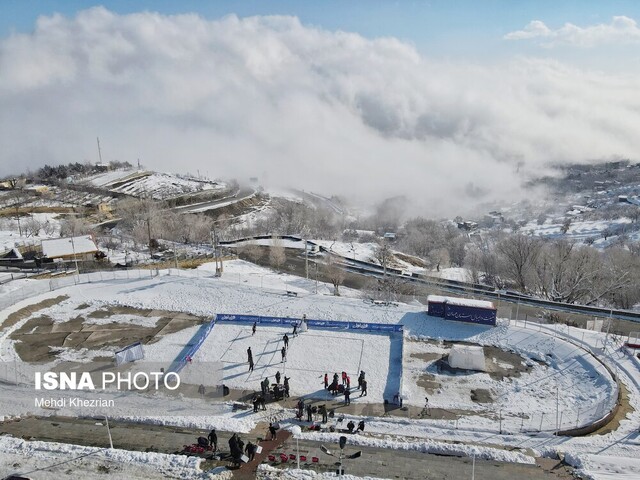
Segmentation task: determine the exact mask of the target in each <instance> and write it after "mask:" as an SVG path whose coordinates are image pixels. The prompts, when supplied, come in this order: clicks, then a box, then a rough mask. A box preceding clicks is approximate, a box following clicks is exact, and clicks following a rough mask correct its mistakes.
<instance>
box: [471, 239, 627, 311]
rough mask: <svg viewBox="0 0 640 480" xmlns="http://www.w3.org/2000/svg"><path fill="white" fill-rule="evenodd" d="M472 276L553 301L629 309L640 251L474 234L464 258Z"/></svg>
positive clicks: (473, 278) (477, 279) (500, 286)
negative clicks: (474, 236) (604, 248)
mask: <svg viewBox="0 0 640 480" xmlns="http://www.w3.org/2000/svg"><path fill="white" fill-rule="evenodd" d="M465 264H466V266H467V268H468V270H469V272H470V274H471V280H473V281H476V282H479V281H482V282H484V283H488V284H490V285H494V286H496V287H498V288H505V287H506V288H514V289H516V290H518V291H520V292H523V293H530V294H533V295H536V296H539V297H542V298H546V299H549V300H553V301H558V302H567V303H580V304H585V305H611V306H615V307H620V308H630V307H632V306H633V305H634V304H636V303H638V302H640V290H639V289H638V286H640V255H638V253H637V252H635V251H634V249H632V248H628V247H621V246H616V247H612V248H608V249H606V250H603V251H601V250H598V249H596V248H593V247H591V246H588V245H584V244H579V243H572V242H569V241H567V240H565V239H552V240H544V239H540V238H537V237H532V236H527V235H522V234H503V235H501V236H493V237H487V236H485V237H483V238H481V237H476V238H474V241H473V242H471V243H470V244H469V246H468V249H467V256H466V262H465Z"/></svg>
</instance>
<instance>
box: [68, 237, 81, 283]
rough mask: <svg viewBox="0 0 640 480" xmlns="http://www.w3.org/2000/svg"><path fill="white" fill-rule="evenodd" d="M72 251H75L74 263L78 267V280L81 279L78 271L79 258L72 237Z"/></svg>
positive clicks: (77, 270)
mask: <svg viewBox="0 0 640 480" xmlns="http://www.w3.org/2000/svg"><path fill="white" fill-rule="evenodd" d="M70 242H71V249H72V250H73V261H74V263H75V265H76V274H77V276H78V280H79V279H80V270H79V269H78V256H77V255H76V244H75V243H74V241H73V237H71V240H70Z"/></svg>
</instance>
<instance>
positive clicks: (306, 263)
mask: <svg viewBox="0 0 640 480" xmlns="http://www.w3.org/2000/svg"><path fill="white" fill-rule="evenodd" d="M308 247H309V244H308V243H307V240H306V239H305V240H304V275H305V277H307V280H309V248H308Z"/></svg>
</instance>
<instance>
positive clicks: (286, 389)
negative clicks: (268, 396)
mask: <svg viewBox="0 0 640 480" xmlns="http://www.w3.org/2000/svg"><path fill="white" fill-rule="evenodd" d="M284 398H289V377H284Z"/></svg>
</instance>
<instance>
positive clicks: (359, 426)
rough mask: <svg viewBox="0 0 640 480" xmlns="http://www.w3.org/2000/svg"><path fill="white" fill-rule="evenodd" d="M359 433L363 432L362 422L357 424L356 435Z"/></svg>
mask: <svg viewBox="0 0 640 480" xmlns="http://www.w3.org/2000/svg"><path fill="white" fill-rule="evenodd" d="M360 431H362V432H364V420H360V421H359V422H358V429H357V430H356V433H357V432H360Z"/></svg>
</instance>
